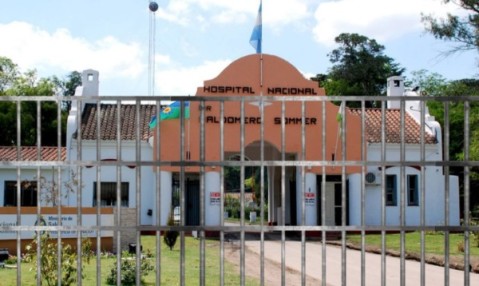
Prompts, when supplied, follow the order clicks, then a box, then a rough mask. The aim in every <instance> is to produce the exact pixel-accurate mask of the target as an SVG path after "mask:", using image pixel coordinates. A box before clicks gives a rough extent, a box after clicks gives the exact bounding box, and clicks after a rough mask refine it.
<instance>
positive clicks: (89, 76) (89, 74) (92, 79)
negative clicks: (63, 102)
mask: <svg viewBox="0 0 479 286" xmlns="http://www.w3.org/2000/svg"><path fill="white" fill-rule="evenodd" d="M99 75H100V73H99V72H98V71H96V70H92V69H88V70H84V71H83V72H82V75H81V79H82V85H81V86H78V87H77V88H76V89H75V96H74V98H75V97H80V96H81V97H82V99H84V98H88V97H91V96H98V95H99V94H98V90H99V85H100V84H99V82H100V81H99ZM86 103H96V101H92V100H90V101H88V100H82V101H79V100H78V101H77V100H72V107H71V109H70V113H69V115H68V119H67V150H68V152H67V154H68V155H67V156H68V159H67V160H72V159H75V158H76V155H75V156H73V154H71V153H70V151H71V148H72V146H71V144H72V143H71V141H72V140H73V134H74V133H75V131H76V130H77V127H78V123H77V115H78V108H79V107H80V106H81V109H80V118H81V113H82V112H83V108H84V107H85V104H86Z"/></svg>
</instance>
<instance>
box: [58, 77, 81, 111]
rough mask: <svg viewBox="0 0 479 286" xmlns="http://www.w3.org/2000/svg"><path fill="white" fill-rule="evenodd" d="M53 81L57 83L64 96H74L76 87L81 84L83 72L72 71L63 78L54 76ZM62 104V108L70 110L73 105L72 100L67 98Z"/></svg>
mask: <svg viewBox="0 0 479 286" xmlns="http://www.w3.org/2000/svg"><path fill="white" fill-rule="evenodd" d="M52 81H53V82H54V83H55V85H56V86H57V88H58V89H59V90H60V93H61V94H62V95H63V96H74V95H75V90H76V88H77V87H78V86H80V85H81V73H79V72H77V71H72V72H71V73H69V74H68V75H67V76H66V78H65V79H63V80H62V79H59V78H58V77H56V76H53V77H52ZM62 104H63V106H62V108H63V109H64V110H65V111H70V109H71V106H72V102H71V101H69V100H66V101H64V102H63V103H62Z"/></svg>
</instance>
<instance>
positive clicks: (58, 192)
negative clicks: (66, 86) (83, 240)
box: [52, 100, 62, 286]
mask: <svg viewBox="0 0 479 286" xmlns="http://www.w3.org/2000/svg"><path fill="white" fill-rule="evenodd" d="M56 104H57V161H58V162H60V161H62V149H61V148H62V110H61V101H59V100H57V101H56ZM54 170H56V171H57V182H58V183H55V179H54V173H55V172H54ZM52 191H53V192H54V195H55V198H54V199H55V202H56V207H57V225H62V175H61V168H60V167H57V168H54V167H52ZM61 253H62V237H61V231H57V277H62V270H61V261H62V260H61ZM57 283H58V286H60V285H61V280H60V279H58V281H57Z"/></svg>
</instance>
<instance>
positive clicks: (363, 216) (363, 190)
mask: <svg viewBox="0 0 479 286" xmlns="http://www.w3.org/2000/svg"><path fill="white" fill-rule="evenodd" d="M365 105H366V104H365V101H364V100H361V114H362V116H361V180H360V184H361V285H362V286H365V285H366V232H365V231H364V229H365V227H366V207H365V206H366V186H365V185H364V176H365V174H366V164H365V163H366V161H367V158H366V146H367V144H366V116H365V115H366V106H365ZM381 105H384V101H383V102H382V104H381Z"/></svg>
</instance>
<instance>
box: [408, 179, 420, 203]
mask: <svg viewBox="0 0 479 286" xmlns="http://www.w3.org/2000/svg"><path fill="white" fill-rule="evenodd" d="M407 204H408V205H409V206H418V205H419V190H418V176H417V175H408V176H407Z"/></svg>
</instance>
